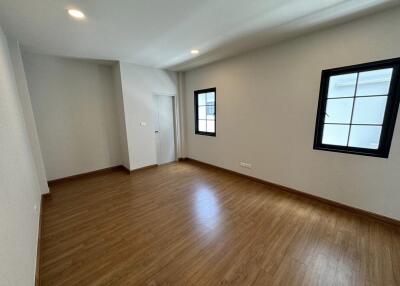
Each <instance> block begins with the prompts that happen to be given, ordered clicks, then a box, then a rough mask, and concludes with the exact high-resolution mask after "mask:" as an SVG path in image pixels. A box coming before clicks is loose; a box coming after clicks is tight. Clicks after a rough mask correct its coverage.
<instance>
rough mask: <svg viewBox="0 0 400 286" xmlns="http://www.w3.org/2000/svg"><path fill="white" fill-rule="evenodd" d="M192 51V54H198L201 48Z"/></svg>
mask: <svg viewBox="0 0 400 286" xmlns="http://www.w3.org/2000/svg"><path fill="white" fill-rule="evenodd" d="M190 53H191V54H192V55H197V54H199V53H200V51H199V50H191V51H190Z"/></svg>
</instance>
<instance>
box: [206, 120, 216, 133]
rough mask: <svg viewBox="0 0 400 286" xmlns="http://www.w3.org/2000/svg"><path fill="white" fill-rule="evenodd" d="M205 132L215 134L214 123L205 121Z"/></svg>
mask: <svg viewBox="0 0 400 286" xmlns="http://www.w3.org/2000/svg"><path fill="white" fill-rule="evenodd" d="M207 132H215V121H214V120H207Z"/></svg>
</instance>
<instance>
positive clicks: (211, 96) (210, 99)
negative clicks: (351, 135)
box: [207, 92, 215, 105]
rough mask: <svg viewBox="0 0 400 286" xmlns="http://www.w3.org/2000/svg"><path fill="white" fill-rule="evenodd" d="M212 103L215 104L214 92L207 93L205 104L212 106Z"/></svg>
mask: <svg viewBox="0 0 400 286" xmlns="http://www.w3.org/2000/svg"><path fill="white" fill-rule="evenodd" d="M214 102H215V93H214V92H209V93H207V104H209V105H214Z"/></svg>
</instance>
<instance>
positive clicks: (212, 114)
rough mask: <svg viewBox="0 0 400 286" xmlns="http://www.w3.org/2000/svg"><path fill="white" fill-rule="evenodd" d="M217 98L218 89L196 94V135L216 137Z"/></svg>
mask: <svg viewBox="0 0 400 286" xmlns="http://www.w3.org/2000/svg"><path fill="white" fill-rule="evenodd" d="M216 97H217V90H216V88H209V89H202V90H196V91H195V92H194V105H195V133H196V134H199V135H207V136H216Z"/></svg>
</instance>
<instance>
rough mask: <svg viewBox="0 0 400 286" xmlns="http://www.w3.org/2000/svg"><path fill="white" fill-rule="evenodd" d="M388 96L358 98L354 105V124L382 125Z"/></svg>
mask: <svg viewBox="0 0 400 286" xmlns="http://www.w3.org/2000/svg"><path fill="white" fill-rule="evenodd" d="M386 100H387V96H379V97H358V98H356V102H355V103H354V114H353V122H352V123H354V124H382V123H383V116H384V115H385V109H386Z"/></svg>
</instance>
